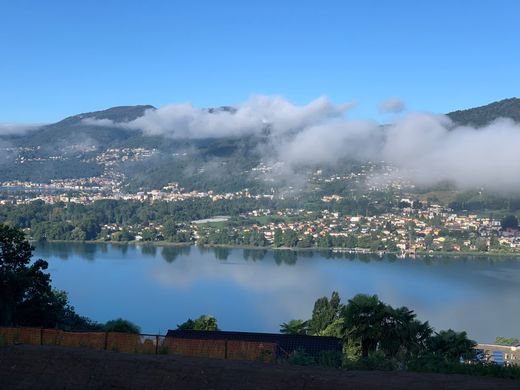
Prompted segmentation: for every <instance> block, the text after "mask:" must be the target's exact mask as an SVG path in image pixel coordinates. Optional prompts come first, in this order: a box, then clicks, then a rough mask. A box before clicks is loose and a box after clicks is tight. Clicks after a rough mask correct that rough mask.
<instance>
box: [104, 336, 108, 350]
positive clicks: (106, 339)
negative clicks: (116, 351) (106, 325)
mask: <svg viewBox="0 0 520 390" xmlns="http://www.w3.org/2000/svg"><path fill="white" fill-rule="evenodd" d="M107 348H108V332H105V351H106V350H107Z"/></svg>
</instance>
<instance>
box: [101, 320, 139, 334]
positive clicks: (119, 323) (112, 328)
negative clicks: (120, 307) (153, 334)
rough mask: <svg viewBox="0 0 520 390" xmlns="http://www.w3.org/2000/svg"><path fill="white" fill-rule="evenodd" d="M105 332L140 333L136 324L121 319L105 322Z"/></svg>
mask: <svg viewBox="0 0 520 390" xmlns="http://www.w3.org/2000/svg"><path fill="white" fill-rule="evenodd" d="M103 330H104V331H105V332H121V333H140V332H141V328H139V326H137V325H136V324H134V323H132V322H130V321H128V320H124V319H122V318H118V319H116V320H111V321H107V323H106V324H105V326H104V327H103Z"/></svg>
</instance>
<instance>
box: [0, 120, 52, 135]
mask: <svg viewBox="0 0 520 390" xmlns="http://www.w3.org/2000/svg"><path fill="white" fill-rule="evenodd" d="M41 126H43V125H41V124H27V123H0V136H2V135H21V134H25V133H27V132H28V131H31V130H36V129H38V128H39V127H41Z"/></svg>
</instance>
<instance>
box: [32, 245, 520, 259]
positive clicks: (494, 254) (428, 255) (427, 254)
mask: <svg viewBox="0 0 520 390" xmlns="http://www.w3.org/2000/svg"><path fill="white" fill-rule="evenodd" d="M43 242H44V243H51V244H53V243H61V244H97V245H99V244H108V245H114V246H126V245H132V246H136V247H143V246H156V247H177V248H187V247H192V246H193V247H199V248H203V249H248V250H265V251H273V252H275V251H291V252H314V251H316V252H333V253H338V254H348V255H372V256H377V257H380V258H381V257H384V256H393V257H396V258H399V259H414V258H438V257H452V258H453V257H459V256H467V257H469V256H475V257H492V258H503V257H515V258H516V257H517V258H520V252H512V253H508V252H440V251H439V252H432V253H430V252H417V253H415V254H404V255H403V254H401V253H399V252H386V251H370V250H366V251H365V250H364V249H362V248H337V247H331V248H318V247H312V248H297V247H274V246H265V247H260V246H252V245H227V244H211V245H208V244H206V245H201V244H197V243H195V242H190V243H185V242H170V241H136V240H133V241H103V240H89V241H76V240H46V241H43ZM30 243H31V245H35V244H37V243H38V241H34V240H31V241H30Z"/></svg>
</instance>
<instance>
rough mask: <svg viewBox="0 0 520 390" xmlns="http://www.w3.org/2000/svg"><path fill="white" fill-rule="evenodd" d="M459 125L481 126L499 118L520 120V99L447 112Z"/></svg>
mask: <svg viewBox="0 0 520 390" xmlns="http://www.w3.org/2000/svg"><path fill="white" fill-rule="evenodd" d="M447 115H448V116H449V117H450V118H451V120H453V121H454V122H455V123H456V124H458V125H463V126H464V125H468V126H476V127H481V126H485V125H487V124H488V123H490V122H492V121H494V120H495V119H498V118H511V119H513V120H514V121H515V122H520V99H518V98H510V99H504V100H500V101H498V102H493V103H490V104H487V105H485V106H481V107H475V108H470V109H467V110H458V111H453V112H450V113H448V114H447Z"/></svg>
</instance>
